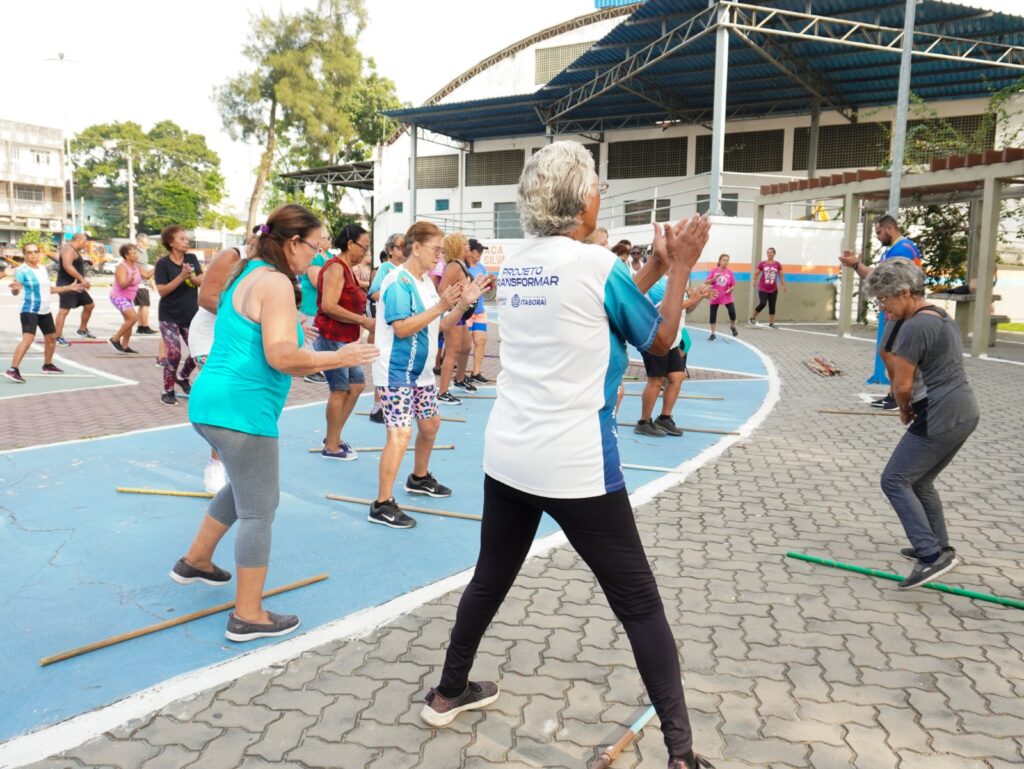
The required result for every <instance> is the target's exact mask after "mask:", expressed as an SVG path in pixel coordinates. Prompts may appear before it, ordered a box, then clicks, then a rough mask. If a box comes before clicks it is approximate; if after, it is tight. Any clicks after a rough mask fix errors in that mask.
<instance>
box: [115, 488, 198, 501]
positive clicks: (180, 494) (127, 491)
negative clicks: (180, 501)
mask: <svg viewBox="0 0 1024 769" xmlns="http://www.w3.org/2000/svg"><path fill="white" fill-rule="evenodd" d="M114 491H117V492H119V493H121V494H155V495H157V496H160V497H198V498H200V499H213V494H211V493H210V492H208V491H173V490H171V489H133V488H129V487H127V486H118V487H117V488H115V489H114Z"/></svg>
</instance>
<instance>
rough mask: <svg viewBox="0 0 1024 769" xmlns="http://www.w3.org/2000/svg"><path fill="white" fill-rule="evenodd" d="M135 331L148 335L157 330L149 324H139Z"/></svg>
mask: <svg viewBox="0 0 1024 769" xmlns="http://www.w3.org/2000/svg"><path fill="white" fill-rule="evenodd" d="M135 333H136V334H142V335H143V336H147V335H149V334H155V333H156V331H154V330H153V329H151V328H150V327H149V326H139V327H138V328H136V329H135Z"/></svg>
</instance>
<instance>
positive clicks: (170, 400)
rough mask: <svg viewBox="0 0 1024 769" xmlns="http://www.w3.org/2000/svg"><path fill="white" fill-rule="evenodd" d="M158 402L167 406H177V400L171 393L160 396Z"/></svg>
mask: <svg viewBox="0 0 1024 769" xmlns="http://www.w3.org/2000/svg"><path fill="white" fill-rule="evenodd" d="M160 401H161V402H162V403H164V404H165V405H167V406H177V405H178V398H177V396H175V394H174V393H173V392H167V393H164V394H163V395H161V396H160Z"/></svg>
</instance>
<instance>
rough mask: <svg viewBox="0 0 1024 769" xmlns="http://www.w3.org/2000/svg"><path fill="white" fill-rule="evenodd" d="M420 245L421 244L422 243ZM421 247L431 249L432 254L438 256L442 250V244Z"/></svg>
mask: <svg viewBox="0 0 1024 769" xmlns="http://www.w3.org/2000/svg"><path fill="white" fill-rule="evenodd" d="M420 245H421V246H423V244H422V243H421V244H420ZM423 248H425V249H427V250H428V251H433V252H434V256H440V255H441V253H442V252H443V251H444V247H443V246H423Z"/></svg>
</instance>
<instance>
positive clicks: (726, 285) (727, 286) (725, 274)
mask: <svg viewBox="0 0 1024 769" xmlns="http://www.w3.org/2000/svg"><path fill="white" fill-rule="evenodd" d="M707 283H709V284H710V285H711V287H712V288H713V289H715V291H717V292H718V296H716V297H715V298H714V299H712V300H711V302H710V304H731V303H732V289H733V286H735V285H736V276H735V275H733V273H732V270H730V269H729V268H728V267H715V269H713V270H712V271H711V272H710V274H708V279H707Z"/></svg>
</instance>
